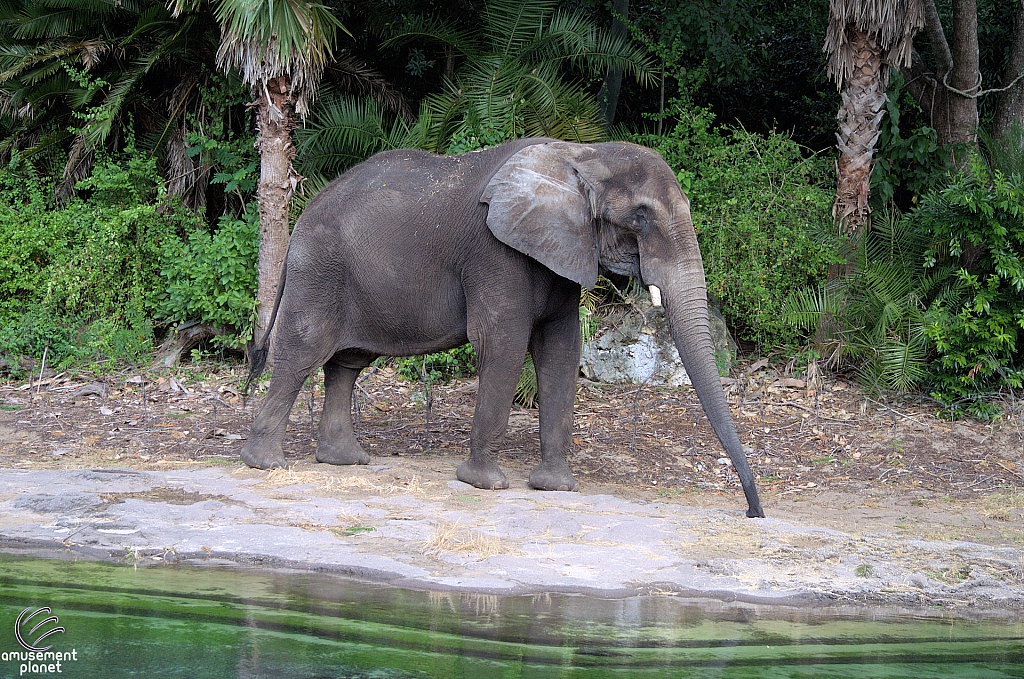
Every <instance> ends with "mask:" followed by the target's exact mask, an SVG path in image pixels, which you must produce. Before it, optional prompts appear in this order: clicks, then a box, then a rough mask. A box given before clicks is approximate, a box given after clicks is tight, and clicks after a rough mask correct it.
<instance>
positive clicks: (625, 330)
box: [580, 303, 737, 387]
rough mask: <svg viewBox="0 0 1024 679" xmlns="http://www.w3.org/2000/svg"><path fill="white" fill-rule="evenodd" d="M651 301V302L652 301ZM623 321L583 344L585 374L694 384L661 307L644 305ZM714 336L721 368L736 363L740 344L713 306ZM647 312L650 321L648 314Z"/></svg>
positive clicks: (607, 378) (639, 381) (637, 381)
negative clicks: (680, 356)
mask: <svg viewBox="0 0 1024 679" xmlns="http://www.w3.org/2000/svg"><path fill="white" fill-rule="evenodd" d="M648 304H649V303H648ZM641 310H642V311H643V314H641V313H640V312H633V313H631V314H630V315H629V316H627V317H626V318H625V319H623V320H622V322H621V323H618V324H616V325H615V326H614V327H612V328H609V329H608V330H607V331H605V332H604V333H603V334H600V335H599V336H597V337H595V338H594V339H591V340H590V341H589V342H587V343H586V344H584V345H583V355H582V358H581V361H580V362H581V368H582V370H583V375H584V376H585V377H586V378H587V379H589V380H593V381H595V382H612V383H617V382H627V383H633V384H642V383H644V382H646V383H648V384H667V385H670V386H674V387H678V386H680V385H682V384H690V377H689V376H688V375H687V374H686V369H685V368H684V367H683V362H682V360H681V359H680V358H679V352H678V351H677V350H676V345H675V343H674V342H673V341H672V336H671V334H670V333H669V329H668V319H667V318H666V317H665V311H664V309H662V308H660V307H652V306H647V307H642V308H641ZM709 310H710V320H711V339H712V342H714V345H715V356H716V359H717V361H718V366H719V369H720V370H723V371H727V370H728V369H729V368H730V367H732V363H733V360H734V359H735V357H736V351H737V346H736V342H735V341H734V340H733V338H732V336H731V335H730V334H729V329H728V328H727V327H726V325H725V319H724V318H722V314H721V313H719V311H718V310H717V309H715V308H714V307H710V308H709ZM644 316H646V322H645V318H644Z"/></svg>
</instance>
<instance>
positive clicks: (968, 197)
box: [913, 153, 1024, 418]
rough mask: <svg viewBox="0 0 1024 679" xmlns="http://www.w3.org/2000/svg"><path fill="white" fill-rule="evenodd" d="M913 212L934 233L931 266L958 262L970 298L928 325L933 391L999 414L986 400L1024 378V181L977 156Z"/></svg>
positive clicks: (979, 411)
mask: <svg viewBox="0 0 1024 679" xmlns="http://www.w3.org/2000/svg"><path fill="white" fill-rule="evenodd" d="M913 217H914V219H915V220H916V221H917V222H918V224H919V225H920V228H923V229H927V230H928V232H929V233H930V234H931V235H932V238H933V243H932V246H931V247H930V248H929V250H928V251H927V253H926V254H925V257H926V262H927V265H928V266H929V267H936V266H941V265H943V264H944V263H948V262H956V263H957V264H958V265H959V268H958V271H957V277H958V280H959V283H960V285H961V286H962V288H963V289H964V291H965V296H966V299H965V300H964V301H963V303H962V304H959V305H956V306H947V307H945V308H943V309H941V310H939V311H938V312H936V313H935V314H934V315H933V316H932V318H931V319H930V322H929V323H928V326H927V328H926V332H927V335H928V338H929V339H930V340H931V341H932V342H933V343H934V345H935V350H936V352H937V358H936V360H935V361H933V362H932V366H931V382H932V388H931V395H932V396H933V397H934V398H936V399H938V400H939V401H940V402H942V403H943V404H945V405H947V406H948V407H949V408H950V409H951V410H952V411H953V412H954V414H956V412H957V411H958V410H963V411H964V412H967V413H969V414H972V415H974V416H977V417H981V418H988V417H991V416H993V415H995V414H997V413H998V409H997V408H995V407H994V406H992V405H991V404H988V403H986V397H987V396H989V395H990V394H991V392H992V391H994V390H996V389H999V388H1005V387H1012V388H1014V389H1020V388H1021V386H1022V383H1024V347H1022V345H1021V344H1020V342H1019V341H1018V340H1019V339H1020V337H1021V330H1024V179H1022V177H1021V175H1020V174H1017V173H1016V172H1015V173H1013V174H1009V175H1007V174H1004V173H1003V172H1002V171H1001V170H1000V169H999V168H998V167H990V166H989V165H988V164H987V163H986V162H985V160H984V158H983V157H982V156H981V155H980V154H977V153H973V154H972V155H971V158H970V164H969V167H968V169H967V170H965V171H963V172H960V173H958V174H957V175H955V176H953V177H951V179H950V181H949V183H948V185H947V186H946V187H945V188H943V189H942V190H941V191H937V192H933V193H931V194H929V195H928V196H926V197H925V198H924V200H923V201H922V202H921V206H920V208H918V209H917V210H915V212H914V214H913Z"/></svg>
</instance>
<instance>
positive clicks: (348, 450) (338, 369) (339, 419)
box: [316, 361, 370, 464]
mask: <svg viewBox="0 0 1024 679" xmlns="http://www.w3.org/2000/svg"><path fill="white" fill-rule="evenodd" d="M360 371H362V368H351V367H347V366H343V365H339V364H338V363H336V362H334V361H332V362H330V363H327V364H326V365H325V366H324V388H325V390H326V395H325V396H324V412H323V416H322V417H321V418H320V427H319V429H318V430H317V443H316V459H317V462H327V463H328V464H367V463H368V462H369V461H370V456H369V455H367V454H366V451H364V450H363V447H362V446H361V445H359V442H358V441H356V435H355V431H354V430H353V429H352V387H353V385H355V382H356V378H357V377H359V373H360Z"/></svg>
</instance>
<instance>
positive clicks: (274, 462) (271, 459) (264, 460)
mask: <svg viewBox="0 0 1024 679" xmlns="http://www.w3.org/2000/svg"><path fill="white" fill-rule="evenodd" d="M241 456H242V462H244V463H246V464H247V465H249V466H250V467H254V468H256V469H283V468H285V467H287V466H288V463H287V462H285V460H284V451H283V450H281V446H268V445H264V446H258V445H256V444H252V445H250V444H249V443H247V444H246V445H245V446H243V447H242V452H241Z"/></svg>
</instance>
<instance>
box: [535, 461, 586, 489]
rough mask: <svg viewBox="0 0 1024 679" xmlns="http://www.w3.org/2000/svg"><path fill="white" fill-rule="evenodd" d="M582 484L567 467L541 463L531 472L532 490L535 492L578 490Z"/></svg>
mask: <svg viewBox="0 0 1024 679" xmlns="http://www.w3.org/2000/svg"><path fill="white" fill-rule="evenodd" d="M579 487H580V484H579V483H577V481H576V477H575V476H573V475H572V472H570V471H569V467H567V466H565V465H548V464H544V463H543V462H541V463H540V464H539V465H537V466H536V467H534V469H533V471H532V472H530V488H533V489H535V490H578V489H579Z"/></svg>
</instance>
